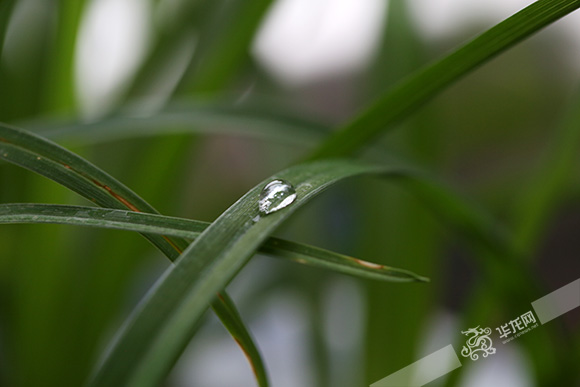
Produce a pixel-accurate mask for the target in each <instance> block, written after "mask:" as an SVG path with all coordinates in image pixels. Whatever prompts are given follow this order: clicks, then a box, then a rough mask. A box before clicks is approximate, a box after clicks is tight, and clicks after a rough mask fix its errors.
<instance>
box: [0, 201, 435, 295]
mask: <svg viewBox="0 0 580 387" xmlns="http://www.w3.org/2000/svg"><path fill="white" fill-rule="evenodd" d="M3 223H4V224H7V223H56V224H69V225H78V226H92V227H102V228H113V229H118V230H126V231H136V232H140V233H148V234H160V235H166V236H174V237H179V238H187V239H195V238H197V237H198V236H199V234H200V233H201V232H203V231H204V230H205V229H206V228H207V227H208V226H209V225H210V223H207V222H200V221H197V220H190V219H181V218H173V217H168V216H163V215H157V214H146V213H142V212H132V211H123V210H111V209H103V208H96V207H83V206H63V205H53V204H0V224H3ZM259 251H260V252H261V253H264V254H268V255H271V256H274V257H278V258H284V259H289V260H291V261H294V262H298V263H301V264H305V265H310V266H313V267H319V268H325V269H330V270H334V271H337V272H339V273H343V274H349V275H352V276H355V277H360V278H368V279H376V280H381V281H420V282H425V281H428V279H426V278H425V277H421V276H418V275H416V274H414V273H412V272H409V271H406V270H401V269H395V268H391V267H388V266H384V265H378V264H376V263H372V262H366V261H363V260H360V259H356V258H352V257H347V256H345V255H342V254H338V253H335V252H332V251H328V250H325V249H320V248H318V247H314V246H309V245H306V244H302V243H296V242H290V241H286V240H283V239H279V238H274V237H271V238H268V239H267V240H266V241H265V242H264V244H263V245H262V246H261V247H260V250H259ZM224 298H225V297H224Z"/></svg>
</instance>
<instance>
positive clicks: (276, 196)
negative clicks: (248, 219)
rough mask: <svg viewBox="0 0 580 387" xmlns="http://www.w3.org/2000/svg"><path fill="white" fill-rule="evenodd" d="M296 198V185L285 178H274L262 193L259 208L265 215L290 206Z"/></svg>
mask: <svg viewBox="0 0 580 387" xmlns="http://www.w3.org/2000/svg"><path fill="white" fill-rule="evenodd" d="M294 200H296V190H295V189H294V186H293V185H292V184H290V183H288V182H287V181H285V180H282V179H277V180H272V181H271V182H269V183H268V184H266V186H265V187H264V189H263V190H262V192H261V193H260V199H259V201H258V209H259V210H260V212H261V213H262V214H264V215H268V214H271V213H272V212H276V211H278V210H281V209H282V208H285V207H288V206H289V205H290V204H292V203H293V202H294Z"/></svg>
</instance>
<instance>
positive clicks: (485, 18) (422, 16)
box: [407, 0, 534, 38]
mask: <svg viewBox="0 0 580 387" xmlns="http://www.w3.org/2000/svg"><path fill="white" fill-rule="evenodd" d="M407 1H408V3H409V6H410V9H411V14H412V16H413V18H414V19H415V20H416V22H417V25H418V27H419V29H420V30H421V31H422V32H423V33H424V34H425V36H427V37H434V38H440V37H447V36H453V35H454V34H455V33H457V32H458V31H460V30H462V29H464V28H468V27H469V26H471V25H473V24H478V23H479V24H480V25H485V26H489V27H491V26H493V25H494V24H496V23H499V22H500V21H502V20H504V19H506V18H507V17H509V16H511V15H513V14H514V13H516V12H517V11H519V10H520V9H522V8H525V7H526V6H527V5H529V4H531V3H533V2H534V1H533V0H478V1H473V0H407Z"/></svg>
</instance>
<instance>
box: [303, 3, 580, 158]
mask: <svg viewBox="0 0 580 387" xmlns="http://www.w3.org/2000/svg"><path fill="white" fill-rule="evenodd" d="M579 7H580V0H539V1H536V2H535V3H533V4H531V5H529V6H528V7H526V8H524V9H523V10H521V11H519V12H518V13H516V14H515V15H513V16H511V17H509V18H508V19H506V20H504V21H503V22H501V23H499V24H497V25H496V26H494V27H492V28H491V29H489V30H487V31H486V32H484V33H483V34H481V35H480V36H478V37H476V38H475V39H473V40H472V41H471V42H469V43H467V44H466V45H464V46H463V47H461V48H459V49H458V50H456V51H454V52H453V53H451V54H449V55H448V56H446V57H444V58H443V59H441V60H439V61H438V62H435V63H434V64H432V65H430V66H427V67H425V68H423V69H422V70H419V71H418V72H417V73H415V74H413V75H412V76H410V77H408V78H406V79H405V80H403V81H402V82H400V83H398V84H397V85H396V86H394V87H393V88H392V89H391V90H390V91H388V92H387V93H386V94H384V95H383V96H382V97H381V98H379V99H378V100H377V101H376V102H375V103H374V104H372V105H371V106H370V107H369V108H368V109H366V110H365V111H363V112H362V113H361V114H359V115H358V116H357V117H355V118H354V119H353V120H352V121H350V122H349V123H348V124H346V125H345V126H344V127H342V128H340V130H338V131H337V132H336V133H334V134H332V135H331V136H330V137H329V138H328V140H326V141H325V142H323V143H322V144H321V145H320V147H319V148H318V149H317V150H316V151H315V152H314V153H313V154H312V156H311V159H319V158H327V157H344V156H348V155H350V154H353V153H355V152H357V151H359V150H360V149H361V148H363V147H364V146H365V144H367V143H368V142H369V141H371V140H372V139H373V138H374V137H375V136H377V135H379V134H380V133H382V132H384V131H386V130H387V129H389V128H391V127H392V124H393V123H395V122H397V121H399V120H400V119H402V118H404V117H406V116H407V115H409V114H411V113H412V112H413V111H415V110H416V109H417V108H419V107H420V106H421V105H422V104H424V103H426V102H427V101H429V100H430V99H431V98H433V97H434V96H436V95H437V94H438V93H439V92H440V91H442V90H443V89H445V88H446V87H447V86H449V85H451V84H452V83H453V82H455V81H457V80H458V79H460V78H461V77H462V76H463V75H465V74H467V73H469V72H470V71H472V70H474V69H475V68H476V67H478V66H480V65H482V64H483V63H485V62H486V61H488V60H490V59H491V58H493V57H495V56H496V55H498V54H499V53H501V52H503V51H505V50H506V49H507V48H509V47H511V46H513V45H515V44H516V43H518V42H520V41H521V40H523V39H525V38H527V37H528V36H530V35H532V34H533V33H535V32H537V31H538V30H540V29H541V28H543V27H545V26H547V25H548V24H550V23H552V22H554V21H556V20H558V19H560V18H561V17H563V16H565V15H567V14H569V13H571V12H573V11H575V10H576V9H578V8H579Z"/></svg>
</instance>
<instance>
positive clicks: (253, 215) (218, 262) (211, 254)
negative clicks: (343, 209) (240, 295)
mask: <svg viewBox="0 0 580 387" xmlns="http://www.w3.org/2000/svg"><path fill="white" fill-rule="evenodd" d="M394 172H396V170H394V169H392V168H385V167H377V166H368V165H362V164H358V163H354V162H349V161H341V160H335V161H322V162H316V163H308V164H301V165H298V166H294V167H291V168H289V169H287V170H285V171H282V172H280V173H278V174H276V175H275V176H272V178H271V179H283V180H286V181H289V182H291V183H292V184H294V186H295V187H296V194H297V197H296V200H295V201H294V203H292V204H291V205H289V206H288V207H286V208H284V209H283V210H281V211H278V212H274V213H271V214H269V215H266V216H264V215H261V214H260V212H259V210H258V197H259V195H260V191H261V190H262V188H263V187H264V186H265V184H266V183H267V182H268V181H270V180H271V179H268V180H266V181H265V182H262V183H260V184H258V185H257V186H255V187H254V188H253V189H252V190H250V191H249V192H248V193H246V194H245V195H244V196H243V197H242V198H241V199H239V200H238V201H237V202H236V203H234V204H233V205H232V206H231V207H230V208H229V209H228V210H226V211H225V212H224V213H223V214H222V215H221V216H219V217H218V218H217V219H216V220H215V221H214V222H213V223H212V224H211V225H210V226H209V227H208V228H207V229H206V230H205V231H204V232H203V233H202V234H201V235H200V236H199V237H198V238H197V239H196V240H195V241H194V242H193V243H192V244H191V245H190V246H189V247H188V248H187V249H186V250H185V251H184V252H183V254H182V255H181V257H180V258H179V259H178V260H177V261H176V264H175V266H173V267H171V268H170V269H169V270H168V271H167V272H166V273H165V275H163V276H162V278H161V279H160V280H159V281H158V283H157V284H156V285H155V286H154V288H153V289H152V290H151V292H150V293H149V295H148V296H147V297H146V299H145V300H144V301H143V302H142V304H141V305H140V307H139V308H138V310H137V311H136V312H135V313H134V314H133V316H132V318H130V320H129V322H128V324H127V325H126V326H125V329H124V330H123V332H121V334H120V335H119V338H118V341H117V342H116V343H115V345H114V347H113V349H112V350H111V352H110V355H109V356H108V357H107V358H106V359H105V362H104V363H103V365H102V367H101V368H100V369H99V371H98V372H97V374H96V375H95V378H94V379H93V382H92V383H91V386H110V385H128V386H154V385H157V384H158V383H159V382H160V381H162V380H163V379H164V377H165V376H166V375H167V373H168V372H169V371H170V369H171V367H172V365H173V363H174V361H175V359H176V358H177V357H178V356H179V354H180V353H181V352H182V351H183V350H184V348H185V346H186V344H187V342H188V341H189V339H190V338H191V336H192V335H193V334H194V333H195V331H196V328H197V325H198V322H199V321H200V319H201V317H202V315H203V314H204V312H205V310H206V309H207V307H208V305H209V303H210V302H211V300H212V299H213V298H214V297H215V293H216V292H219V291H221V290H222V289H223V288H224V287H225V286H226V285H227V284H228V283H229V281H230V280H231V279H232V278H233V277H234V276H235V275H236V274H237V273H238V271H239V270H240V269H241V268H242V267H243V266H244V265H245V263H247V261H248V260H249V258H250V257H251V256H252V255H253V254H254V252H255V251H256V250H257V249H258V247H259V246H260V245H261V244H262V243H263V242H264V241H265V240H266V239H267V238H268V237H269V235H270V234H271V233H272V232H273V231H274V230H275V229H276V228H277V227H278V226H279V225H280V224H281V223H282V222H283V221H284V220H285V219H287V218H288V217H289V216H290V215H291V214H292V213H293V212H294V211H296V210H297V209H298V208H300V207H301V206H302V205H303V204H305V203H306V202H308V201H309V200H310V199H312V198H313V197H315V196H316V195H317V194H319V193H320V192H322V191H323V190H325V189H326V188H328V187H329V186H330V185H332V184H334V183H337V182H338V181H341V180H343V179H345V178H349V177H353V176H357V175H365V174H380V175H383V174H385V175H386V174H389V173H394Z"/></svg>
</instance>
